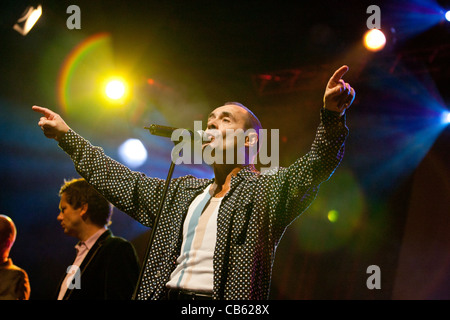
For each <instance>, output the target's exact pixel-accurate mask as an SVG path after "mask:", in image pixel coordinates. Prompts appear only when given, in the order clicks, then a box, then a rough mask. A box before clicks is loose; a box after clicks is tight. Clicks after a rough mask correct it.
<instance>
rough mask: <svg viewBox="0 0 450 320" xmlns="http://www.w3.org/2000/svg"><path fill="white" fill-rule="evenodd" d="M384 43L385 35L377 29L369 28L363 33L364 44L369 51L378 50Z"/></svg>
mask: <svg viewBox="0 0 450 320" xmlns="http://www.w3.org/2000/svg"><path fill="white" fill-rule="evenodd" d="M385 45H386V37H385V35H384V33H383V32H382V31H381V30H379V29H371V30H369V31H367V32H366V33H365V35H364V46H365V47H366V49H367V50H370V51H380V50H382V49H383V48H384V46H385Z"/></svg>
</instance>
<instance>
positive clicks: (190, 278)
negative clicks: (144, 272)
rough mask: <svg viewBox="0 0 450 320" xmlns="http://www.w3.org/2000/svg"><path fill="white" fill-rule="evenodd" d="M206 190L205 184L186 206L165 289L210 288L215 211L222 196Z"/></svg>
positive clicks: (193, 289) (215, 220) (197, 289)
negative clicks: (178, 246)
mask: <svg viewBox="0 0 450 320" xmlns="http://www.w3.org/2000/svg"><path fill="white" fill-rule="evenodd" d="M209 189H210V186H209V185H208V187H207V188H206V189H205V190H204V191H203V192H202V193H201V194H200V195H198V196H197V197H196V198H195V199H194V201H193V202H192V203H191V205H190V206H189V210H188V213H187V215H186V219H185V221H184V225H183V243H182V245H181V253H180V256H179V257H178V259H177V267H176V268H175V270H174V271H173V272H172V274H171V276H170V280H169V282H168V283H167V287H168V288H172V289H185V290H192V291H202V292H204V291H206V292H212V291H213V278H214V276H213V275H214V268H213V257H214V248H215V246H216V234H217V214H218V212H219V207H220V203H221V201H222V198H214V197H211V195H210V193H209Z"/></svg>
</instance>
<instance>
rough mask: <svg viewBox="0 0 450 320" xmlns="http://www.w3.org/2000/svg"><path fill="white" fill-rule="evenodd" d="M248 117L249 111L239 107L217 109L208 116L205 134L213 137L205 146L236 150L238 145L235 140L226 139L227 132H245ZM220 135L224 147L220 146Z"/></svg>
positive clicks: (230, 106)
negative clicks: (239, 130)
mask: <svg viewBox="0 0 450 320" xmlns="http://www.w3.org/2000/svg"><path fill="white" fill-rule="evenodd" d="M247 117H248V112H247V110H245V109H243V108H241V107H239V106H237V105H226V106H222V107H219V108H217V109H215V110H214V111H213V112H211V113H210V114H209V116H208V123H207V128H206V131H205V133H206V135H207V136H209V137H211V141H210V142H209V143H207V144H205V145H209V146H210V147H211V148H217V149H222V150H227V149H230V148H234V147H235V145H236V144H235V139H226V137H227V130H233V131H235V130H238V129H241V130H243V131H245V127H246V126H245V124H246V121H247ZM218 135H221V138H222V141H223V144H222V146H221V145H220V139H218V138H219V137H218ZM205 145H204V146H205Z"/></svg>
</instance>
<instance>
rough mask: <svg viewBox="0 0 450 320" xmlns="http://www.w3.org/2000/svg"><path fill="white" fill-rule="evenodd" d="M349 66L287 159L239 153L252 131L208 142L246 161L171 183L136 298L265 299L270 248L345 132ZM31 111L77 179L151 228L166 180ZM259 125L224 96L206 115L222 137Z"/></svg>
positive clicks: (350, 95) (327, 169)
mask: <svg viewBox="0 0 450 320" xmlns="http://www.w3.org/2000/svg"><path fill="white" fill-rule="evenodd" d="M347 71H348V67H347V66H342V67H341V68H339V69H338V70H337V71H336V72H335V73H334V74H333V76H332V77H331V78H330V80H329V81H328V84H327V86H326V89H325V94H324V99H323V103H324V106H323V108H322V110H321V112H320V120H321V121H320V124H319V127H318V129H317V133H316V137H315V139H314V141H313V144H312V147H311V150H310V151H309V152H308V153H307V154H306V155H304V156H303V157H301V158H299V159H298V160H296V161H295V162H294V163H293V164H291V165H290V166H289V167H286V168H279V169H278V170H276V171H275V172H273V174H261V173H260V172H258V171H257V170H256V169H255V168H254V166H253V165H252V159H250V158H249V157H246V155H247V154H248V149H249V148H251V147H252V146H253V144H255V143H257V142H258V136H256V137H255V136H251V137H250V136H249V137H247V138H246V140H245V144H244V147H243V148H236V145H235V144H233V142H231V143H229V142H228V143H223V144H221V145H217V146H215V148H216V149H215V150H216V152H217V151H222V152H223V151H226V150H229V149H231V148H232V149H233V151H235V152H242V153H245V154H246V155H243V157H242V158H244V159H246V161H245V163H235V161H232V163H227V162H226V161H225V162H224V163H217V162H216V163H212V164H211V165H212V167H213V169H214V178H213V179H211V180H209V179H199V178H195V177H193V176H190V175H189V176H184V177H180V178H176V179H173V180H172V181H171V183H170V186H169V190H168V192H167V197H166V201H165V203H164V207H163V210H162V213H161V216H160V220H159V226H158V229H157V230H156V234H155V238H154V242H153V246H152V248H151V251H150V254H149V258H148V260H147V261H146V264H145V266H144V268H145V269H144V275H143V279H142V282H141V283H140V286H139V289H138V295H137V298H138V299H267V298H268V296H269V290H270V279H271V272H272V265H273V261H274V257H275V250H276V247H277V245H278V243H279V241H280V239H281V237H282V235H283V233H284V231H285V229H286V227H287V226H288V225H289V224H290V223H291V222H292V221H293V220H294V219H295V218H297V217H298V216H299V215H300V214H301V213H302V212H303V211H304V210H305V209H306V208H307V207H308V206H309V205H310V204H311V202H312V201H313V200H314V198H315V196H316V194H317V192H318V189H319V186H320V184H321V183H322V182H324V181H326V180H328V179H329V178H330V176H331V175H332V174H333V172H334V170H335V169H336V168H337V166H338V165H339V163H340V161H341V160H342V157H343V154H344V142H345V139H346V137H347V134H348V129H347V127H346V125H345V110H346V109H347V108H348V107H349V106H350V105H351V104H352V102H353V100H354V97H355V91H354V90H353V88H351V87H350V85H349V84H348V83H346V82H344V80H342V77H343V75H344V74H345V73H346V72H347ZM33 110H34V111H37V112H39V113H41V114H42V115H43V116H42V117H41V118H40V121H39V126H40V127H41V128H42V130H43V131H44V134H45V136H46V137H48V138H53V139H55V140H57V141H58V145H59V146H60V147H61V148H62V149H63V150H64V151H65V152H66V153H67V154H68V155H69V156H70V157H71V159H72V160H73V162H74V165H75V168H76V170H77V171H78V173H79V174H80V175H81V176H82V177H84V178H85V179H86V180H87V181H88V182H89V183H90V184H91V185H93V186H94V187H95V188H96V189H97V190H98V191H99V192H100V193H101V194H103V195H104V197H105V198H106V199H108V200H109V201H110V202H111V203H112V204H114V205H115V206H116V207H117V208H119V209H120V210H122V211H124V212H125V213H127V214H129V215H130V216H131V217H133V218H134V219H136V220H137V221H139V222H140V223H142V224H143V225H145V226H148V227H150V228H151V227H152V225H153V222H154V218H155V214H156V213H157V211H158V207H159V203H160V200H161V197H162V191H163V188H164V182H165V181H164V180H162V179H158V178H150V177H147V176H145V175H144V174H142V173H139V172H134V171H131V170H130V169H128V168H127V167H125V166H123V165H121V164H120V163H118V162H116V161H114V160H113V159H111V158H109V157H108V156H106V155H105V154H104V152H103V150H102V149H101V148H99V147H95V146H93V145H91V144H90V142H89V141H87V140H85V139H84V138H82V137H81V136H79V135H78V134H77V133H75V132H74V131H73V130H72V129H71V128H70V127H69V126H68V125H67V124H66V123H65V122H64V120H63V119H62V118H61V117H60V116H59V115H58V114H56V113H55V112H53V111H51V110H49V109H46V108H42V107H37V106H34V107H33ZM258 128H260V123H259V120H258V119H257V118H256V116H254V115H253V113H252V112H251V111H250V110H249V109H247V108H246V107H244V106H243V105H241V104H239V103H231V104H225V105H223V106H221V107H219V108H216V109H214V110H213V111H212V112H211V113H210V115H209V117H208V123H207V130H206V133H208V132H210V131H213V130H214V131H216V132H219V133H221V134H222V137H223V139H222V140H223V141H227V139H226V133H227V132H229V130H244V131H245V130H248V129H256V130H257V129H258ZM216 142H217V140H215V139H212V140H211V141H210V142H209V143H207V144H206V145H205V146H204V147H206V146H208V145H214V144H215V143H216ZM224 159H226V158H224Z"/></svg>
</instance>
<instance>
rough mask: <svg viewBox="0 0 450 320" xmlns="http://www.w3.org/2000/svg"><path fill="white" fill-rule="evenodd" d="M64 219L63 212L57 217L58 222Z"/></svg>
mask: <svg viewBox="0 0 450 320" xmlns="http://www.w3.org/2000/svg"><path fill="white" fill-rule="evenodd" d="M62 219H63V216H62V212H59V214H58V216H57V217H56V220H58V221H62Z"/></svg>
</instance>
